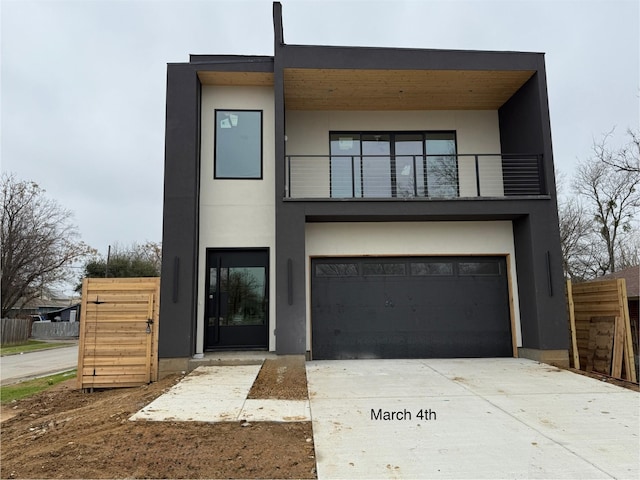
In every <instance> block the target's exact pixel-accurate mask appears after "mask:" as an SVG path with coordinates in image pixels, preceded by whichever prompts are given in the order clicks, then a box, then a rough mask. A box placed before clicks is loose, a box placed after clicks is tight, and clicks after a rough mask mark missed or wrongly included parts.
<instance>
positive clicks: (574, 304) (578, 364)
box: [567, 279, 637, 382]
mask: <svg viewBox="0 0 640 480" xmlns="http://www.w3.org/2000/svg"><path fill="white" fill-rule="evenodd" d="M567 300H568V306H569V324H570V331H571V350H570V353H571V359H572V363H573V366H574V367H575V368H578V369H580V370H584V371H587V372H589V371H594V372H598V373H603V374H606V375H610V376H612V377H616V378H625V379H626V380H630V381H632V382H637V375H636V368H635V360H634V353H633V337H632V332H631V325H630V322H629V304H628V299H627V289H626V284H625V280H624V279H614V280H603V281H599V282H588V283H576V284H572V283H571V281H570V280H569V281H567Z"/></svg>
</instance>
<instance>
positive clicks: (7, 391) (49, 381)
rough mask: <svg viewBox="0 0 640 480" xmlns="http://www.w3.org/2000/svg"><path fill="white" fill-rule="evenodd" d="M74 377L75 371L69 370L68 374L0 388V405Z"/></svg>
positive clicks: (63, 373) (59, 374)
mask: <svg viewBox="0 0 640 480" xmlns="http://www.w3.org/2000/svg"><path fill="white" fill-rule="evenodd" d="M75 376H76V370H70V371H68V372H62V373H56V374H55V375H49V376H47V377H41V378H34V379H33V380H27V381H25V382H20V383H15V384H13V385H6V386H3V387H0V403H2V404H3V405H4V404H6V403H10V402H11V401H13V400H20V399H21V398H26V397H29V396H31V395H34V394H36V393H39V392H42V391H43V390H46V389H47V388H49V387H52V386H54V385H56V384H57V383H60V382H64V381H65V380H69V379H72V378H75Z"/></svg>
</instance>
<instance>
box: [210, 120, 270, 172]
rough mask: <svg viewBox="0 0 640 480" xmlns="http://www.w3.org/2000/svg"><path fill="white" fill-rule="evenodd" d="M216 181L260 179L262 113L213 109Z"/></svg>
mask: <svg viewBox="0 0 640 480" xmlns="http://www.w3.org/2000/svg"><path fill="white" fill-rule="evenodd" d="M215 113H216V115H215V116H216V132H215V135H216V136H215V169H214V177H215V178H230V179H232V178H235V179H245V178H254V179H255V178H257V179H260V178H262V112H261V111H249V110H216V112H215Z"/></svg>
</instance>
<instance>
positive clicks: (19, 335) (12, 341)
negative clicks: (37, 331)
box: [0, 318, 32, 346]
mask: <svg viewBox="0 0 640 480" xmlns="http://www.w3.org/2000/svg"><path fill="white" fill-rule="evenodd" d="M0 322H2V323H0V327H1V328H0V330H1V331H2V333H1V334H0V337H1V340H0V344H2V345H3V346H4V345H17V344H19V343H25V342H26V341H27V340H29V336H30V335H31V323H32V320H31V319H30V318H3V319H2V320H0Z"/></svg>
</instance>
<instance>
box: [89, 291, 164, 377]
mask: <svg viewBox="0 0 640 480" xmlns="http://www.w3.org/2000/svg"><path fill="white" fill-rule="evenodd" d="M159 298H160V279H159V278H109V279H95V278H92V279H85V280H84V281H83V289H82V314H81V319H80V322H81V327H82V328H81V329H80V346H79V347H80V348H79V353H78V372H79V375H78V388H113V387H130V386H135V385H142V384H145V383H149V382H152V381H155V380H157V378H158V366H157V364H158V356H157V351H158V317H159Z"/></svg>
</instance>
